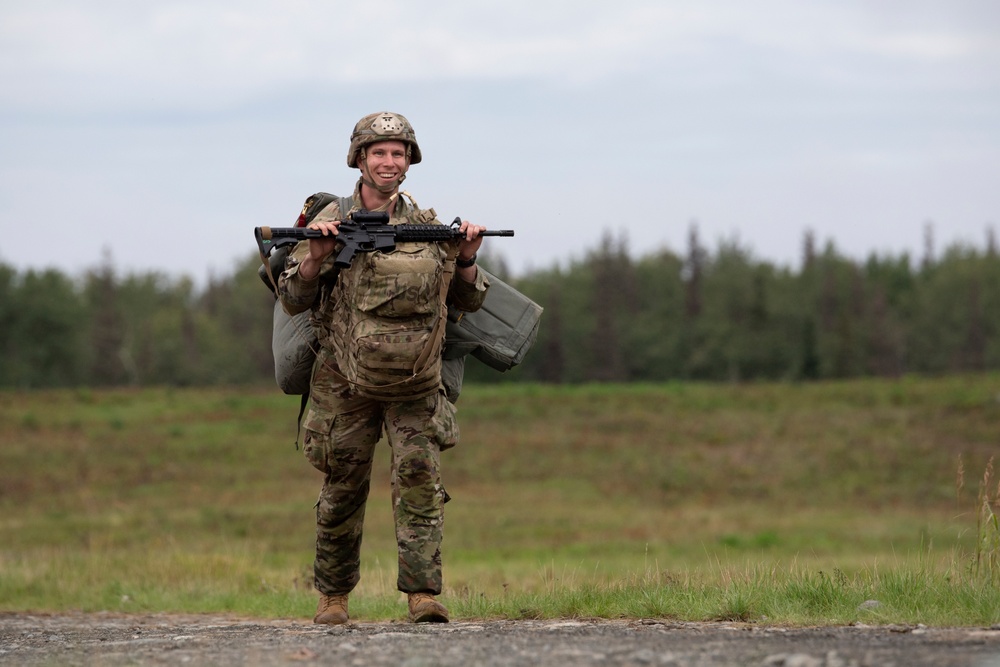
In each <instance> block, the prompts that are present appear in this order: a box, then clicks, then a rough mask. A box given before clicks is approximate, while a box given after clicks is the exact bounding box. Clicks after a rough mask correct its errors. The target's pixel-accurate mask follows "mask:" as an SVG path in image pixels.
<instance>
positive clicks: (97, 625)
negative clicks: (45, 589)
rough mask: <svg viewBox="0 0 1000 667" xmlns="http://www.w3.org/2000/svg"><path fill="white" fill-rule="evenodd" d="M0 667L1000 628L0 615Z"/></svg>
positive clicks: (495, 661)
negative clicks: (333, 622) (321, 622)
mask: <svg viewBox="0 0 1000 667" xmlns="http://www.w3.org/2000/svg"><path fill="white" fill-rule="evenodd" d="M0 664H4V665H8V664H9V665H183V664H190V665H237V664H238V665H276V664H277V665H366V666H367V665H371V666H374V667H383V666H385V667H389V666H392V667H423V666H425V665H426V666H430V665H434V666H451V665H455V666H458V665H462V666H466V665H491V666H492V665H495V666H498V667H499V666H514V665H532V666H547V665H574V666H589V665H637V666H646V665H666V666H671V667H695V666H703V665H704V666H707V665H712V666H713V667H716V666H723V667H726V666H729V665H733V666H736V665H739V666H740V667H747V666H760V667H780V666H784V667H866V666H872V667H874V666H876V665H877V666H879V667H888V666H893V665H894V666H897V667H904V666H905V667H914V666H920V665H934V666H935V667H947V666H951V665H956V666H957V665H963V666H965V665H971V666H975V667H1000V627H996V628H924V627H921V626H917V627H903V626H891V627H884V626H883V627H872V626H862V625H858V626H850V627H822V628H780V627H770V626H760V625H749V624H733V623H674V622H667V621H657V620H631V621H603V620H595V621H589V620H572V621H570V620H564V621H482V622H461V623H450V624H440V625H412V624H408V623H351V624H348V625H346V626H339V627H325V626H317V625H313V624H312V623H310V622H308V621H303V620H259V619H240V618H232V617H220V616H177V615H159V614H157V615H117V614H58V615H42V614H14V613H0Z"/></svg>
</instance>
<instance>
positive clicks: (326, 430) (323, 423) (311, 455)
mask: <svg viewBox="0 0 1000 667" xmlns="http://www.w3.org/2000/svg"><path fill="white" fill-rule="evenodd" d="M302 427H303V430H304V431H305V436H304V437H303V439H302V451H303V453H304V454H305V455H306V459H307V460H308V461H309V463H311V464H312V466H313V467H314V468H316V470H319V471H320V472H322V473H326V474H330V453H331V452H332V450H333V447H332V445H333V436H332V435H331V432H332V431H333V417H322V416H320V415H317V414H316V413H315V412H313V411H312V410H310V411H309V412H308V413H306V418H305V421H304V422H303V424H302Z"/></svg>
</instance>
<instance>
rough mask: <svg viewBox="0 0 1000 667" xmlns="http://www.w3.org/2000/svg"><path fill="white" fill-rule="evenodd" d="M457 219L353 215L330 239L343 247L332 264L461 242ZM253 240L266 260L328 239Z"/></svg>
mask: <svg viewBox="0 0 1000 667" xmlns="http://www.w3.org/2000/svg"><path fill="white" fill-rule="evenodd" d="M461 224H462V219H461V218H455V221H454V222H452V223H451V224H450V225H410V224H400V225H390V224H389V214H388V213H386V212H385V211H378V212H371V211H356V212H354V213H353V214H351V217H350V218H348V219H347V220H342V221H341V223H340V225H339V226H338V227H337V232H338V233H337V235H336V236H335V237H334V238H336V239H337V241H339V242H340V243H342V244H343V247H341V248H340V251H339V252H338V253H337V258H336V259H335V260H334V265H335V266H336V267H337V268H339V269H346V268H347V267H349V266H350V265H351V262H352V261H353V260H354V255H355V254H357V253H359V252H374V251H376V250H378V251H380V252H391V251H392V250H394V249H395V248H396V244H397V243H406V242H444V241H452V240H456V239H460V238H462V236H464V234H462V232H460V231H458V228H459V226H460V225H461ZM253 233H254V238H256V239H257V246H258V247H259V248H260V253H261V257H267V256H269V255H270V254H271V252H272V251H274V250H275V249H276V248H280V247H282V246H284V245H288V244H294V243H298V242H299V241H303V240H307V239H321V238H330V237H329V236H324V235H323V232H321V231H319V230H318V229H309V228H308V227H255V228H254V232H253ZM480 236H514V230H513V229H498V230H486V231H484V232H482V233H481V234H480Z"/></svg>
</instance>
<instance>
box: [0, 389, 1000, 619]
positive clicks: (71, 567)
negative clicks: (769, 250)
mask: <svg viewBox="0 0 1000 667" xmlns="http://www.w3.org/2000/svg"><path fill="white" fill-rule="evenodd" d="M297 410H298V401H297V398H295V397H286V396H282V395H281V394H280V393H278V392H277V390H272V389H271V388H264V389H252V390H248V389H226V390H218V389H185V390H180V389H144V390H113V391H97V390H67V391H46V392H34V393H23V392H18V393H14V392H6V393H0V610H66V609H81V610H110V611H125V612H128V611H184V612H232V613H238V614H246V615H256V616H268V617H273V616H280V617H295V618H309V617H311V615H312V613H313V610H314V608H315V599H316V594H315V592H314V591H313V590H312V587H311V563H312V548H313V534H314V524H313V518H314V514H313V504H314V502H315V498H316V494H317V492H318V490H319V485H320V478H319V473H317V472H316V471H315V470H313V469H312V468H311V467H310V466H309V464H308V463H307V462H306V461H305V458H304V457H303V456H302V453H301V451H296V448H295V445H294V441H295V437H296V433H295V417H296V414H297ZM459 417H460V421H461V424H462V436H463V437H462V442H461V444H460V445H459V446H458V447H456V448H455V449H454V450H450V451H448V452H446V453H445V454H444V455H443V466H444V474H445V484H446V486H447V488H448V492H449V493H450V495H451V496H452V498H453V500H452V502H450V503H449V504H448V506H447V519H446V527H445V550H444V559H445V584H446V590H445V593H444V595H443V601H444V602H445V603H446V604H447V605H448V606H449V607H450V609H451V610H452V613H453V616H454V617H456V618H490V617H504V618H541V617H565V616H576V617H579V616H594V617H663V618H677V619H686V620H707V619H741V620H750V621H755V620H756V621H761V620H766V621H767V622H774V623H790V624H804V623H846V622H852V621H860V622H867V623H889V622H909V623H917V622H920V623H926V624H932V625H970V624H971V625H977V624H993V623H997V622H1000V592H998V590H1000V589H998V586H997V580H998V579H1000V564H998V560H997V559H998V557H1000V546H998V538H997V536H998V534H1000V529H998V528H997V522H996V518H995V517H993V516H992V510H993V509H995V506H994V504H993V503H992V502H990V501H992V500H995V497H996V495H997V490H996V489H995V488H994V485H995V484H996V482H995V481H994V480H993V479H991V480H990V481H989V483H988V484H987V485H986V487H985V488H982V478H983V476H984V474H986V472H987V470H988V465H989V461H990V459H991V457H992V456H993V455H995V454H997V453H1000V377H997V376H970V377H949V378H938V379H918V378H904V379H901V380H895V381H888V380H858V381H849V382H841V383H824V384H747V385H701V384H664V385H641V386H640V385H600V386H598V385H588V386H573V387H549V386H531V385H502V386H496V387H493V386H490V387H486V386H470V387H467V388H466V391H465V393H464V395H463V396H462V399H461V400H460V402H459ZM998 465H1000V463H998ZM387 481H388V451H387V447H386V446H385V445H384V444H380V456H379V458H378V463H377V468H376V473H375V480H374V481H373V487H372V495H371V498H370V502H369V509H368V519H367V525H366V531H365V545H364V550H363V554H362V558H363V563H364V569H363V574H362V583H361V585H360V586H359V588H358V590H357V592H356V594H355V595H354V596H352V616H353V617H355V618H357V619H359V620H382V619H392V618H402V617H403V615H404V611H405V609H404V605H403V604H402V602H401V597H400V594H399V593H397V592H396V591H395V576H396V573H395V546H394V541H393V530H392V520H391V512H390V505H389V490H388V483H387ZM984 493H988V495H989V500H990V501H988V502H987V503H986V505H985V508H986V509H985V510H984V509H983V507H984V505H983V494H984ZM872 600H875V601H877V602H878V604H874V603H871V602H868V601H872ZM866 602H868V604H862V603H866Z"/></svg>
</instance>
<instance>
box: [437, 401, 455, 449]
mask: <svg viewBox="0 0 1000 667" xmlns="http://www.w3.org/2000/svg"><path fill="white" fill-rule="evenodd" d="M435 400H436V401H437V406H436V407H435V409H434V416H433V417H431V425H432V426H433V428H434V438H435V439H436V440H437V443H438V447H440V449H441V451H444V450H446V449H451V448H452V447H454V446H455V445H457V444H458V438H459V431H458V418H457V411H456V408H455V406H454V405H453V404H452V403H451V402H450V401H449V400H448V398H447V397H446V396H445V393H444V390H441V391H439V392H438V393H437V394H435Z"/></svg>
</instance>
